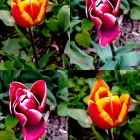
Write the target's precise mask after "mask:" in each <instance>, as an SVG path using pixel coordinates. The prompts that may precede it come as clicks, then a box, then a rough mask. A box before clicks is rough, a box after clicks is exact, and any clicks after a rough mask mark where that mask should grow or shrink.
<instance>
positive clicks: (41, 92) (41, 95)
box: [30, 80, 47, 113]
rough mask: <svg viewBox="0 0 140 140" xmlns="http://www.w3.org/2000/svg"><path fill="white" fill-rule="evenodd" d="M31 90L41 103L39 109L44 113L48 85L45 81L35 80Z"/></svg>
mask: <svg viewBox="0 0 140 140" xmlns="http://www.w3.org/2000/svg"><path fill="white" fill-rule="evenodd" d="M30 92H32V93H33V94H34V96H35V97H36V98H37V99H38V100H39V102H40V103H41V105H40V106H39V107H38V111H39V112H41V113H42V112H43V110H44V108H45V105H46V100H47V86H46V83H45V81H43V80H39V81H37V82H35V83H34V84H33V86H32V87H31V89H30Z"/></svg>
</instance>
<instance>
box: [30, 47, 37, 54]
mask: <svg viewBox="0 0 140 140" xmlns="http://www.w3.org/2000/svg"><path fill="white" fill-rule="evenodd" d="M35 51H36V54H38V49H37V47H35ZM28 55H29V56H34V53H33V48H32V47H30V49H29V52H28Z"/></svg>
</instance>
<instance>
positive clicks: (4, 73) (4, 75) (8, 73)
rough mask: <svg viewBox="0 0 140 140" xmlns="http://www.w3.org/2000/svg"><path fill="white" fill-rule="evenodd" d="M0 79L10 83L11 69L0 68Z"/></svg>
mask: <svg viewBox="0 0 140 140" xmlns="http://www.w3.org/2000/svg"><path fill="white" fill-rule="evenodd" d="M0 75H1V79H2V80H3V82H4V83H10V82H11V78H12V75H11V71H10V70H2V71H0Z"/></svg>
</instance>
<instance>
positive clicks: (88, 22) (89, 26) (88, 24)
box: [81, 18, 94, 31]
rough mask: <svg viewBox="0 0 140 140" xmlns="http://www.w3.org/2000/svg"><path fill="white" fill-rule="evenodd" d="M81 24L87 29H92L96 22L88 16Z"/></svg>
mask: <svg viewBox="0 0 140 140" xmlns="http://www.w3.org/2000/svg"><path fill="white" fill-rule="evenodd" d="M81 24H82V26H81V28H82V29H83V30H85V31H89V30H91V29H92V28H93V26H94V23H93V22H92V21H91V20H89V19H88V18H84V19H82V22H81Z"/></svg>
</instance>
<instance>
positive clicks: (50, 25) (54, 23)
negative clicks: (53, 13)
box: [46, 19, 58, 32]
mask: <svg viewBox="0 0 140 140" xmlns="http://www.w3.org/2000/svg"><path fill="white" fill-rule="evenodd" d="M46 26H47V27H48V28H49V29H50V30H51V31H52V32H58V23H57V20H56V19H49V21H46Z"/></svg>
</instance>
